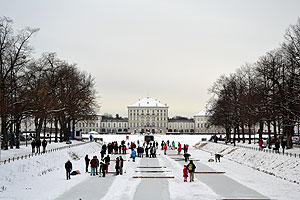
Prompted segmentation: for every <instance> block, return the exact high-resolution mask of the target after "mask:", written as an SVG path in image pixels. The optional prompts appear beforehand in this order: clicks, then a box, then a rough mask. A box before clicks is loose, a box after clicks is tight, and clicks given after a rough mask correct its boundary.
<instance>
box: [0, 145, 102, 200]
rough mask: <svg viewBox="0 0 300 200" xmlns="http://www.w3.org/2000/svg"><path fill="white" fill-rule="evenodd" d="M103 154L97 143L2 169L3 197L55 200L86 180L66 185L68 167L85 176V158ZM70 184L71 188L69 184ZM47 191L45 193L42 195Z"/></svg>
mask: <svg viewBox="0 0 300 200" xmlns="http://www.w3.org/2000/svg"><path fill="white" fill-rule="evenodd" d="M99 151H100V145H99V144H97V143H88V144H86V145H81V146H76V147H72V148H67V149H63V150H60V151H56V152H52V153H48V154H42V155H40V156H35V157H31V158H29V159H25V160H17V161H15V162H11V163H8V164H5V165H3V164H2V165H1V171H0V192H1V193H0V194H1V198H4V199H53V198H55V197H57V196H58V195H60V194H61V193H63V192H64V191H65V190H68V189H70V188H71V187H73V186H74V185H76V184H78V183H79V182H81V181H82V180H83V176H80V175H78V176H76V177H74V179H72V181H66V180H65V179H66V175H65V168H64V164H65V162H66V161H67V160H68V159H69V160H71V162H72V163H73V170H77V169H78V170H80V171H81V172H84V156H85V155H86V154H91V153H96V152H99ZM66 182H67V184H66ZM41 191H43V192H41Z"/></svg>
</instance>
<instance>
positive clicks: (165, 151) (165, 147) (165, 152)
mask: <svg viewBox="0 0 300 200" xmlns="http://www.w3.org/2000/svg"><path fill="white" fill-rule="evenodd" d="M167 149H168V147H167V145H165V146H164V154H165V155H167Z"/></svg>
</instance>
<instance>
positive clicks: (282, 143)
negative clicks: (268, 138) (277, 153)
mask: <svg viewBox="0 0 300 200" xmlns="http://www.w3.org/2000/svg"><path fill="white" fill-rule="evenodd" d="M281 147H282V153H283V154H284V149H285V147H286V141H285V140H284V139H283V140H282V142H281Z"/></svg>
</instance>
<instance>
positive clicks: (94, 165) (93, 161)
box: [90, 156, 97, 176]
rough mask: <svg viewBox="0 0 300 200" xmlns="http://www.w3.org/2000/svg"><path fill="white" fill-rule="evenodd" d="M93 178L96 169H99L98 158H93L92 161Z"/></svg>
mask: <svg viewBox="0 0 300 200" xmlns="http://www.w3.org/2000/svg"><path fill="white" fill-rule="evenodd" d="M90 163H91V176H95V171H96V167H97V160H96V156H94V157H93V159H92V160H91V162H90Z"/></svg>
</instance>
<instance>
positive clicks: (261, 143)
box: [258, 140, 263, 149]
mask: <svg viewBox="0 0 300 200" xmlns="http://www.w3.org/2000/svg"><path fill="white" fill-rule="evenodd" d="M258 145H259V148H260V149H262V148H263V147H262V145H263V141H262V140H259V142H258Z"/></svg>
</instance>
